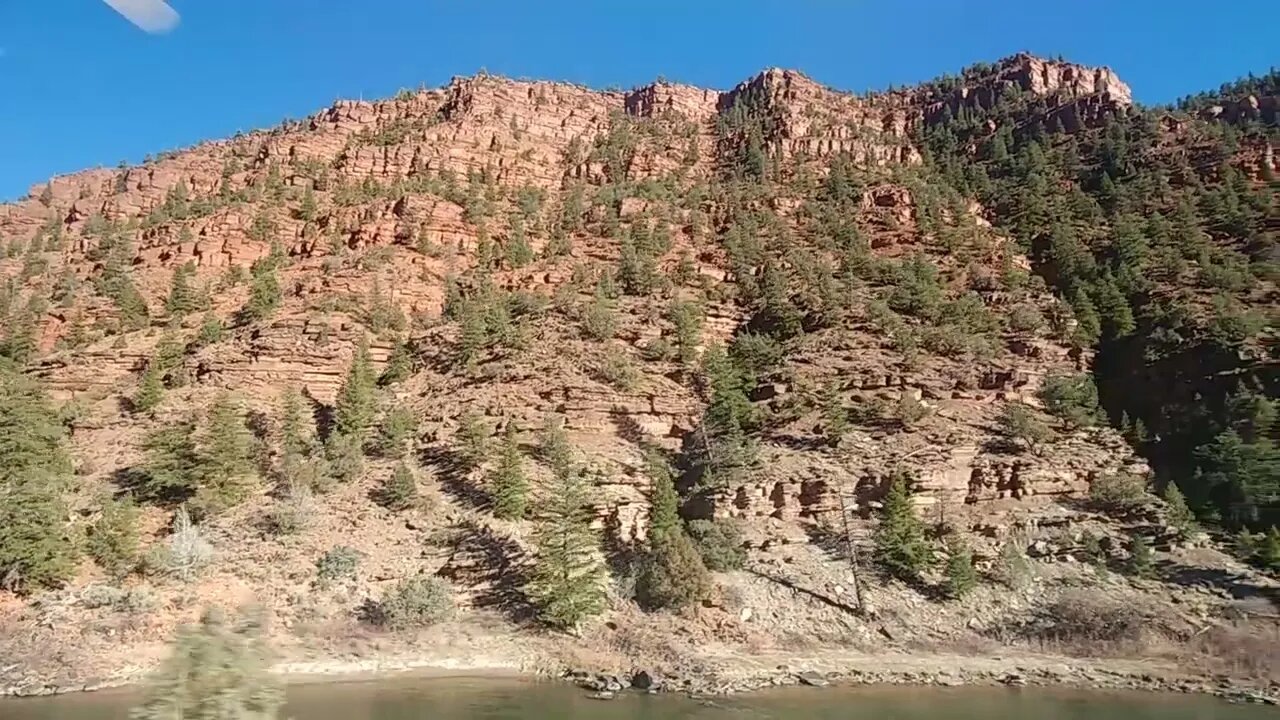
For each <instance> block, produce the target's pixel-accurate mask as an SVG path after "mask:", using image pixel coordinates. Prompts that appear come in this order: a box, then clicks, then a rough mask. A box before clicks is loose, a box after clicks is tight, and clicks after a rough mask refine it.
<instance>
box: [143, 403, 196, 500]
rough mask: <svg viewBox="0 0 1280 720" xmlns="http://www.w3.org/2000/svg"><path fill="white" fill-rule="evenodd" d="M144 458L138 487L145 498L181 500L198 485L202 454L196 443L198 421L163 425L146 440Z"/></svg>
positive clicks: (144, 442) (144, 441)
mask: <svg viewBox="0 0 1280 720" xmlns="http://www.w3.org/2000/svg"><path fill="white" fill-rule="evenodd" d="M142 450H143V453H144V455H145V458H146V459H145V461H144V463H143V466H142V471H143V476H142V478H141V479H140V482H139V490H140V491H141V492H142V495H143V497H144V498H146V499H152V500H156V499H175V500H182V499H185V498H186V497H187V496H189V495H191V494H193V493H194V492H195V491H196V488H197V487H198V485H199V481H200V478H199V468H200V456H199V453H198V452H197V450H196V444H195V424H194V423H192V422H190V421H183V422H176V423H173V424H165V425H162V426H160V427H158V428H156V429H155V430H152V431H151V432H150V433H149V434H147V436H146V437H145V438H144V439H143V442H142Z"/></svg>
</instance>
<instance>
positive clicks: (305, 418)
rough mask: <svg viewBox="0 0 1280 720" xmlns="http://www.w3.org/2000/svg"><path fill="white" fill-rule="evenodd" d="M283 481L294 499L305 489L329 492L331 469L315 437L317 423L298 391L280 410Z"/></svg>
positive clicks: (289, 392) (286, 396) (291, 391)
mask: <svg viewBox="0 0 1280 720" xmlns="http://www.w3.org/2000/svg"><path fill="white" fill-rule="evenodd" d="M278 473H279V479H280V481H281V482H282V484H283V485H284V490H285V492H287V493H288V494H289V495H290V496H292V495H294V494H296V493H297V492H299V491H301V490H302V489H304V488H305V489H306V490H315V491H322V490H325V489H327V485H328V468H327V467H326V466H325V464H324V458H323V457H322V456H321V455H320V452H319V447H318V443H317V441H316V437H315V421H314V420H313V419H312V418H311V417H310V416H309V414H308V413H307V411H306V408H305V406H304V401H303V398H302V395H301V394H299V393H298V391H297V390H296V389H294V388H288V389H287V390H285V392H284V396H283V398H282V400H281V407H280V458H279V468H278Z"/></svg>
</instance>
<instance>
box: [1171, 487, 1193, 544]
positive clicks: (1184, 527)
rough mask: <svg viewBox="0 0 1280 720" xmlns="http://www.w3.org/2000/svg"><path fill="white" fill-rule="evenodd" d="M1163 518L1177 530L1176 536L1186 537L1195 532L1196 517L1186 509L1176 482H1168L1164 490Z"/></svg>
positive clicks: (1185, 502)
mask: <svg viewBox="0 0 1280 720" xmlns="http://www.w3.org/2000/svg"><path fill="white" fill-rule="evenodd" d="M1164 502H1165V506H1166V507H1165V518H1166V519H1167V520H1168V521H1169V524H1170V525H1172V526H1173V527H1174V528H1176V529H1177V530H1178V534H1179V535H1181V536H1182V537H1184V538H1185V537H1187V536H1188V535H1190V534H1191V533H1193V532H1195V530H1196V516H1195V513H1192V512H1191V508H1189V507H1187V498H1186V496H1185V495H1183V494H1182V490H1180V489H1178V484H1177V483H1176V482H1170V483H1169V484H1168V485H1166V486H1165V488H1164Z"/></svg>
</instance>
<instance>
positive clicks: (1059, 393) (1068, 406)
mask: <svg viewBox="0 0 1280 720" xmlns="http://www.w3.org/2000/svg"><path fill="white" fill-rule="evenodd" d="M1039 394H1040V399H1041V400H1042V401H1043V402H1044V407H1045V410H1048V411H1049V412H1050V413H1051V414H1053V415H1056V416H1058V417H1059V418H1061V419H1062V420H1063V421H1064V422H1065V423H1066V424H1067V426H1068V427H1071V428H1078V427H1084V426H1087V425H1092V424H1093V423H1094V422H1096V421H1097V420H1098V415H1099V410H1098V388H1097V386H1096V385H1094V383H1093V377H1092V376H1090V375H1087V374H1079V375H1057V374H1055V375H1049V376H1048V377H1046V378H1045V379H1044V384H1043V385H1042V386H1041V387H1040V393H1039Z"/></svg>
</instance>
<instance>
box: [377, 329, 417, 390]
mask: <svg viewBox="0 0 1280 720" xmlns="http://www.w3.org/2000/svg"><path fill="white" fill-rule="evenodd" d="M412 374H413V355H412V354H411V353H410V351H409V344H408V343H406V342H405V341H403V340H397V341H396V344H395V346H394V347H392V348H391V355H390V356H389V357H388V358H387V366H386V367H384V368H383V369H382V375H381V376H380V377H379V378H378V384H379V385H382V386H384V387H385V386H387V385H396V384H398V383H402V382H404V381H405V380H408V379H409V376H410V375H412Z"/></svg>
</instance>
